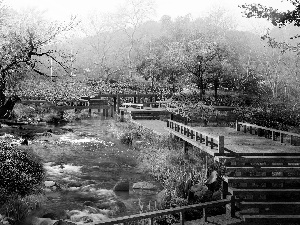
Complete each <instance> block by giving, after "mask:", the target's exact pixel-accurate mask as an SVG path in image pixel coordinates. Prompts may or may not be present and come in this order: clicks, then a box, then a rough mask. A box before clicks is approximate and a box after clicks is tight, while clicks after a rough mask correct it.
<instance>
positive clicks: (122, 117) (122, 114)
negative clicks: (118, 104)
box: [120, 110, 124, 122]
mask: <svg viewBox="0 0 300 225" xmlns="http://www.w3.org/2000/svg"><path fill="white" fill-rule="evenodd" d="M120 122H124V110H122V111H121V118H120Z"/></svg>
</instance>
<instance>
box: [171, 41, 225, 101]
mask: <svg viewBox="0 0 300 225" xmlns="http://www.w3.org/2000/svg"><path fill="white" fill-rule="evenodd" d="M226 51H227V50H226V48H224V47H221V46H220V45H219V44H217V43H216V42H211V41H209V40H205V38H201V39H197V40H193V41H189V42H175V43H172V44H170V46H169V50H168V54H169V57H170V58H171V59H172V60H173V63H174V64H180V65H181V66H182V67H183V68H184V69H185V70H186V72H187V73H188V74H190V75H191V80H192V82H194V83H195V84H196V85H197V87H198V88H199V90H200V98H201V99H202V96H203V95H204V94H205V89H206V88H207V85H208V84H209V82H210V81H211V80H212V81H213V83H214V85H215V88H216V89H217V88H218V86H219V80H220V77H221V74H222V73H223V67H224V63H225V58H226V54H225V53H226ZM212 74H214V75H212ZM212 77H214V78H213V79H211V78H212Z"/></svg>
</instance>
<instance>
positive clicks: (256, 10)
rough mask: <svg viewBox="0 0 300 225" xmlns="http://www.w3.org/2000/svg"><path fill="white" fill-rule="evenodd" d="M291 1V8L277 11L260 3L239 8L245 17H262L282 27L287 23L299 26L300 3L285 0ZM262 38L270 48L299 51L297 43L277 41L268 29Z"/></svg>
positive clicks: (289, 0) (294, 0) (296, 36)
mask: <svg viewBox="0 0 300 225" xmlns="http://www.w3.org/2000/svg"><path fill="white" fill-rule="evenodd" d="M286 1H287V2H289V3H291V4H292V5H293V7H294V9H293V10H286V11H279V10H278V9H275V8H273V7H269V6H264V5H261V4H244V5H241V6H240V8H242V9H244V14H245V16H246V17H247V18H251V17H254V18H264V19H267V20H268V21H270V22H271V23H272V25H273V26H278V27H279V28H282V27H284V26H287V25H289V24H293V25H294V26H296V27H300V21H299V12H300V11H299V8H300V3H299V1H297V0H286ZM299 37H300V35H299V34H297V35H293V36H292V37H290V39H294V38H299ZM262 39H263V40H267V42H268V44H269V46H271V47H272V48H278V49H280V50H281V51H282V52H286V51H296V52H299V45H298V44H297V45H296V46H294V45H292V44H290V43H289V42H288V41H278V40H276V39H275V38H273V37H271V35H270V32H269V31H268V32H267V33H266V34H265V35H263V36H262Z"/></svg>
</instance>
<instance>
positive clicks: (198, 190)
mask: <svg viewBox="0 0 300 225" xmlns="http://www.w3.org/2000/svg"><path fill="white" fill-rule="evenodd" d="M207 191H208V188H207V186H206V185H201V184H195V185H193V186H192V187H191V192H193V193H194V196H197V197H198V198H202V197H203V196H204V195H205V193H206V192H207Z"/></svg>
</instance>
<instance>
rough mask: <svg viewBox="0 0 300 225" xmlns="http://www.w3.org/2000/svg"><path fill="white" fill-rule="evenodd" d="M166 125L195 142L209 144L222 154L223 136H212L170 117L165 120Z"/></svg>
mask: <svg viewBox="0 0 300 225" xmlns="http://www.w3.org/2000/svg"><path fill="white" fill-rule="evenodd" d="M167 127H168V128H169V129H171V130H174V131H176V132H177V133H179V134H181V135H183V136H185V137H187V138H191V139H193V140H194V141H195V142H199V143H200V144H205V145H206V146H210V147H211V149H213V148H217V149H218V151H219V154H224V136H214V135H211V134H208V133H205V132H200V131H199V130H196V129H194V128H192V127H189V126H187V125H184V124H182V123H178V122H176V121H174V120H170V119H169V120H168V121H167Z"/></svg>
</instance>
